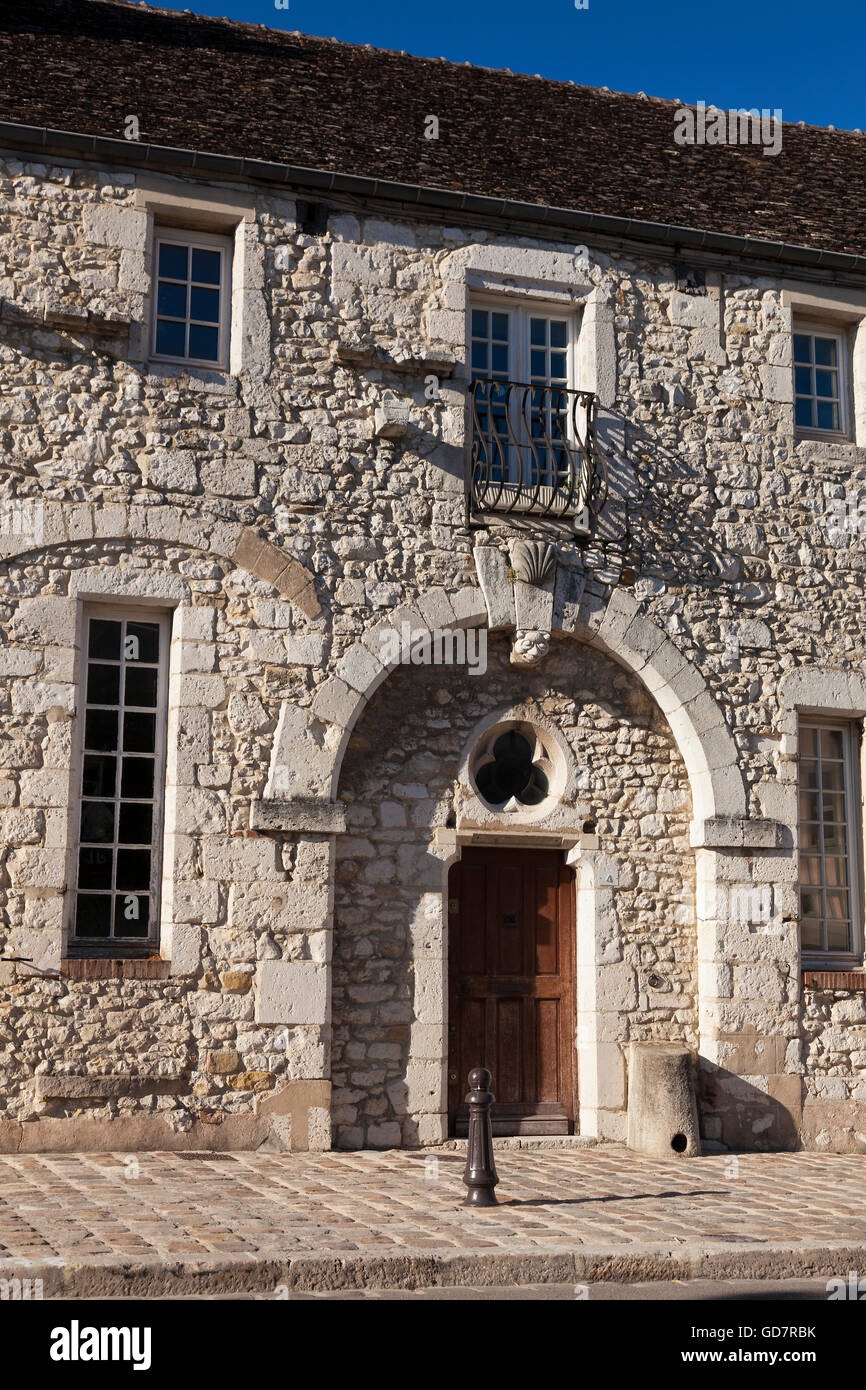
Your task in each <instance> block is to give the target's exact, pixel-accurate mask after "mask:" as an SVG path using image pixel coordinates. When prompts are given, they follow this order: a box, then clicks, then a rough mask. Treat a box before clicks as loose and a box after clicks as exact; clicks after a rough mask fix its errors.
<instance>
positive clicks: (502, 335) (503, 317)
mask: <svg viewBox="0 0 866 1390" xmlns="http://www.w3.org/2000/svg"><path fill="white" fill-rule="evenodd" d="M490 319H491V337H492V338H495V339H496V340H497V341H498V342H505V343H507V342H508V315H507V314H491V315H490Z"/></svg>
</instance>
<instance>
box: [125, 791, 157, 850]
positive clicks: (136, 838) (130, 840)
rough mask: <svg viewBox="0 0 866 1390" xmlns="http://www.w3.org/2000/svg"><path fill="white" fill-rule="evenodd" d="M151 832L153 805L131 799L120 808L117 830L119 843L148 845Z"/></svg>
mask: <svg viewBox="0 0 866 1390" xmlns="http://www.w3.org/2000/svg"><path fill="white" fill-rule="evenodd" d="M152 833H153V807H152V806H151V805H147V804H144V805H142V804H139V803H138V802H135V801H131V802H128V803H127V804H126V805H122V806H121V808H120V825H119V828H118V832H117V839H118V843H119V844H121V845H149V844H150V842H151V837H152Z"/></svg>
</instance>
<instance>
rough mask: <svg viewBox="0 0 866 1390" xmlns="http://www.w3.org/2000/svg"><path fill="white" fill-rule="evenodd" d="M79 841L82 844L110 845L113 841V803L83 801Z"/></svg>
mask: <svg viewBox="0 0 866 1390" xmlns="http://www.w3.org/2000/svg"><path fill="white" fill-rule="evenodd" d="M81 839H82V842H83V843H84V844H88V845H100V844H111V842H112V840H113V839H114V802H113V801H85V802H84V803H83V804H82V807H81Z"/></svg>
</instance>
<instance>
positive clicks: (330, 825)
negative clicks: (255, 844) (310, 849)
mask: <svg viewBox="0 0 866 1390" xmlns="http://www.w3.org/2000/svg"><path fill="white" fill-rule="evenodd" d="M250 829H251V830H292V831H297V830H308V831H312V832H314V833H315V834H317V835H341V834H342V833H343V831H344V830H345V829H346V810H345V807H344V806H343V805H342V804H341V803H339V802H335V801H322V800H320V799H318V798H316V797H298V798H296V799H292V800H274V801H254V802H253V803H252V805H251V807H250Z"/></svg>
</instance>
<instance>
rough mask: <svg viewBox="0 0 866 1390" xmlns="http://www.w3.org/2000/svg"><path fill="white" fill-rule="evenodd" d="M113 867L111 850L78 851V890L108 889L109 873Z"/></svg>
mask: <svg viewBox="0 0 866 1390" xmlns="http://www.w3.org/2000/svg"><path fill="white" fill-rule="evenodd" d="M113 867H114V850H113V849H91V848H89V847H86V848H84V849H80V850H79V851H78V886H79V888H110V887H111V873H112V869H113Z"/></svg>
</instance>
